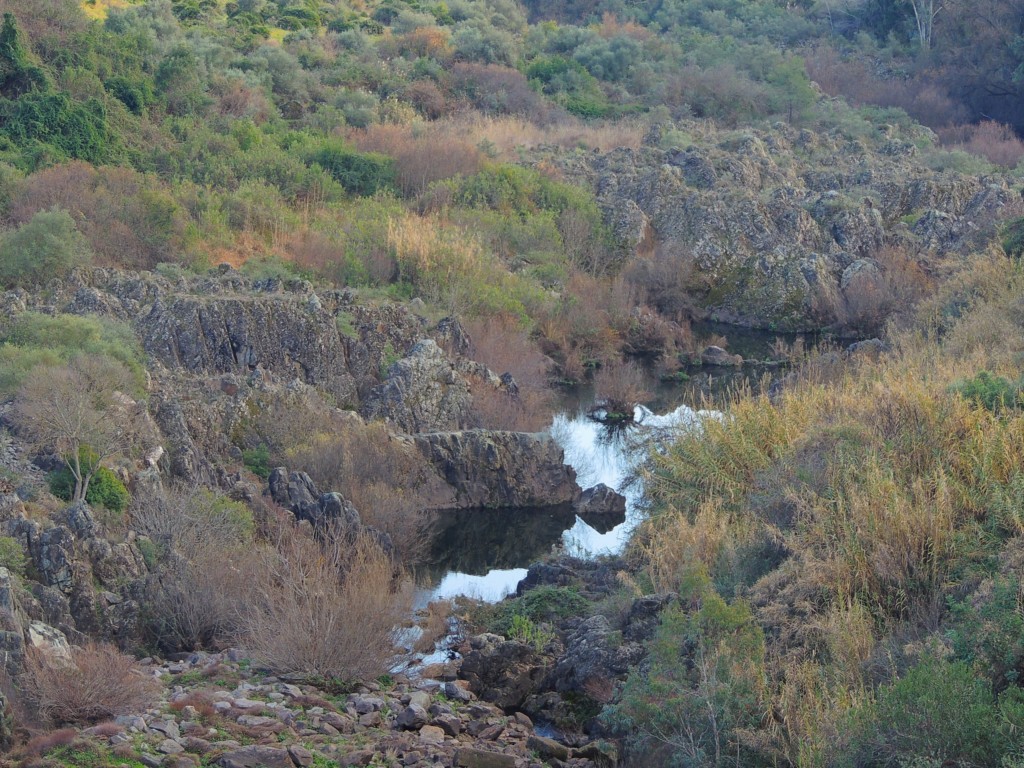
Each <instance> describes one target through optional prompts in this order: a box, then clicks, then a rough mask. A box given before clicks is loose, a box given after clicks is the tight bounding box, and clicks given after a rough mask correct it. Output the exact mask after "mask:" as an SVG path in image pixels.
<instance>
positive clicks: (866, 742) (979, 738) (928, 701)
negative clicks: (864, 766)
mask: <svg viewBox="0 0 1024 768" xmlns="http://www.w3.org/2000/svg"><path fill="white" fill-rule="evenodd" d="M1008 702H1009V704H1010V706H1011V707H1012V701H1010V700H1009V699H1008ZM1008 708H1009V707H1008ZM858 716H859V717H861V718H863V720H862V721H861V722H860V723H858V724H857V726H855V728H856V729H858V730H859V739H858V740H859V741H860V745H859V748H858V749H857V750H856V751H857V752H858V753H859V758H860V759H861V760H864V759H866V760H868V761H878V763H879V764H881V765H907V764H912V763H911V761H913V760H921V761H923V760H928V761H930V764H931V765H937V764H941V763H944V762H945V763H949V764H953V765H966V766H983V765H999V763H1000V759H1001V757H1002V756H1003V755H1004V754H1006V753H1007V751H1008V747H1009V741H1008V739H1007V735H1008V734H1007V733H1006V731H1004V730H1003V727H1006V726H1007V725H1009V723H1007V722H1006V721H1005V720H1003V721H1002V723H1001V720H1002V718H1000V712H999V708H998V707H997V704H996V701H995V699H994V698H993V696H992V693H991V691H990V690H989V687H988V685H987V684H986V683H985V682H984V681H982V680H979V679H978V678H977V677H975V675H974V673H973V672H972V671H971V669H970V667H968V666H967V665H966V664H964V663H962V662H953V663H949V662H944V661H941V660H939V659H936V658H934V657H928V658H925V659H924V660H923V661H922V662H921V663H920V664H918V665H917V666H915V667H914V668H913V669H911V670H910V671H909V672H907V673H906V674H905V675H904V676H903V677H902V678H901V679H900V680H898V681H897V682H895V683H894V684H892V685H890V686H884V687H882V688H881V689H880V690H879V691H878V697H877V700H876V702H875V703H874V705H871V706H868V707H867V708H866V710H863V711H860V712H857V713H855V718H856V717H858ZM1001 725H1002V726H1003V727H1001ZM925 764H929V763H925Z"/></svg>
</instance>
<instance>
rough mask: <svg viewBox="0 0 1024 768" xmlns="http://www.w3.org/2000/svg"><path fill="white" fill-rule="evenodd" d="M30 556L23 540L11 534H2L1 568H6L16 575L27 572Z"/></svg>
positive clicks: (0, 549) (0, 543)
mask: <svg viewBox="0 0 1024 768" xmlns="http://www.w3.org/2000/svg"><path fill="white" fill-rule="evenodd" d="M27 564H28V557H26V555H25V548H24V547H23V546H21V542H20V541H18V540H17V539H15V538H13V537H11V536H0V568H6V569H7V570H9V571H10V572H11V573H13V574H14V575H15V576H23V575H24V574H25V566H26V565H27Z"/></svg>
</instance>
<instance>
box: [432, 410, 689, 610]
mask: <svg viewBox="0 0 1024 768" xmlns="http://www.w3.org/2000/svg"><path fill="white" fill-rule="evenodd" d="M706 413H707V412H698V411H695V410H693V409H692V408H690V407H689V406H686V405H682V406H679V407H678V408H676V409H675V410H672V411H670V412H669V413H666V414H663V415H658V414H656V413H654V412H652V411H651V410H649V409H647V408H645V407H643V406H637V408H636V411H635V413H634V422H633V423H632V424H628V425H616V426H614V427H610V426H607V425H604V424H601V423H599V422H596V421H594V420H593V419H590V418H588V417H587V416H586V414H585V412H584V409H582V408H581V409H580V410H579V411H577V412H575V413H572V414H568V413H562V414H559V415H558V416H556V417H555V419H554V421H553V423H552V425H551V428H550V430H551V435H552V437H553V438H554V439H555V441H556V442H558V444H559V445H560V446H561V447H562V449H563V450H564V451H565V463H566V464H568V465H570V466H571V467H572V468H573V469H575V470H576V476H577V481H578V482H579V485H580V487H581V488H590V487H592V486H595V485H597V484H598V483H604V484H605V485H607V486H608V487H610V488H614V489H615V490H617V491H619V492H620V493H622V494H623V495H624V496H625V497H626V520H625V522H624V523H622V524H620V525H617V526H615V527H614V528H612V529H611V530H609V531H606V532H599V531H598V530H596V529H595V528H594V527H592V526H590V525H588V524H587V523H586V522H584V521H583V520H581V519H580V518H579V517H577V516H576V515H575V513H574V512H573V511H572V510H571V509H547V510H471V511H465V512H459V513H454V514H451V515H444V516H441V517H439V518H438V520H437V522H436V526H437V528H436V537H435V539H434V549H433V553H434V557H433V558H432V559H433V562H434V566H433V568H431V569H430V571H428V573H429V576H430V578H429V581H430V582H431V583H433V584H435V586H433V587H430V588H428V589H427V590H426V591H425V594H424V595H423V597H422V599H423V600H433V599H443V598H449V597H454V596H457V595H468V596H471V597H478V598H480V599H483V600H489V601H496V600H500V599H501V598H502V597H504V595H505V594H507V593H508V592H511V591H512V590H514V589H515V586H516V584H517V583H518V582H519V580H520V579H522V578H523V577H524V576H525V575H526V570H525V568H526V566H528V565H529V564H530V563H532V562H535V561H536V560H538V559H539V558H541V557H542V556H544V555H546V554H548V553H549V552H550V551H551V550H552V549H553V548H554V549H560V550H563V551H565V552H567V553H569V554H572V555H575V556H577V557H588V558H589V557H596V556H598V555H604V554H618V553H620V552H621V551H622V549H623V548H624V547H625V545H626V542H627V541H628V540H629V536H630V533H631V532H632V530H633V528H635V527H636V525H637V523H638V522H639V521H640V508H639V504H638V502H639V500H640V498H641V496H642V493H643V489H642V487H641V486H640V484H639V483H638V482H631V483H627V479H628V478H629V477H630V474H631V472H632V470H633V469H634V468H635V466H636V463H637V462H638V461H640V460H641V459H642V457H643V448H644V446H645V445H646V444H647V443H648V442H649V441H650V440H652V439H658V438H664V439H670V436H671V434H672V433H673V431H674V430H676V429H677V428H679V427H684V426H686V425H691V424H694V423H696V422H698V421H699V420H700V418H702V416H703V415H705V414H706Z"/></svg>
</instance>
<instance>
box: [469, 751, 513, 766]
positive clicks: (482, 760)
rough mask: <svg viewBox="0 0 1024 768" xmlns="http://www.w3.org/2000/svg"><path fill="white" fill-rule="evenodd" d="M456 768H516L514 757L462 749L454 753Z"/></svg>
mask: <svg viewBox="0 0 1024 768" xmlns="http://www.w3.org/2000/svg"><path fill="white" fill-rule="evenodd" d="M455 765H456V768H516V758H515V756H514V755H503V754H501V753H500V752H487V751H485V750H482V749H474V748H473V747H463V748H462V749H459V750H458V751H456V752H455Z"/></svg>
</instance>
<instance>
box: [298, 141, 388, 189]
mask: <svg viewBox="0 0 1024 768" xmlns="http://www.w3.org/2000/svg"><path fill="white" fill-rule="evenodd" d="M309 161H310V162H311V163H316V164H317V165H319V166H320V167H321V168H323V169H324V170H325V171H327V172H328V173H329V174H331V176H332V177H333V178H334V180H335V181H337V182H338V183H339V184H341V186H342V187H344V188H345V191H347V192H349V193H351V194H353V195H364V196H366V195H373V194H376V193H377V192H380V191H384V190H389V189H394V187H395V164H394V160H392V159H391V158H390V157H387V156H386V155H378V154H375V153H372V152H358V151H356V150H354V149H349V148H347V147H345V146H344V145H341V144H337V143H333V144H325V145H324V146H322V147H320V148H319V149H318V150H316V151H315V152H313V153H312V154H311V155H310V156H309Z"/></svg>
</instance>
